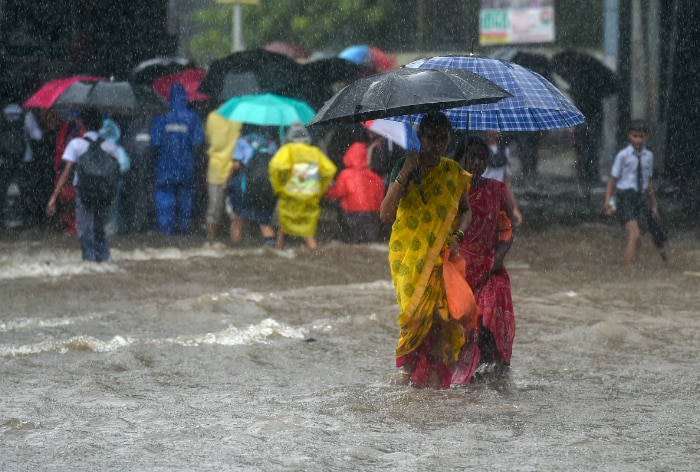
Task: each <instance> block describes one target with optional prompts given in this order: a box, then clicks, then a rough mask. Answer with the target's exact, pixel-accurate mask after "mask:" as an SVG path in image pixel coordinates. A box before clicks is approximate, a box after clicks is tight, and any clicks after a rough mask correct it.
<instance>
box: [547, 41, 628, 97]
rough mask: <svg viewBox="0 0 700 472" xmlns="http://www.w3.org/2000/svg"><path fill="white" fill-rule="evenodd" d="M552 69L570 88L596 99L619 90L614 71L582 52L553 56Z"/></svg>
mask: <svg viewBox="0 0 700 472" xmlns="http://www.w3.org/2000/svg"><path fill="white" fill-rule="evenodd" d="M552 68H553V70H554V72H556V73H557V74H558V75H559V76H561V78H562V79H564V80H566V81H567V82H568V83H569V85H571V87H572V88H577V89H585V90H586V91H587V92H586V93H591V94H594V95H595V96H596V97H598V98H605V97H608V96H610V95H614V94H616V93H617V92H618V90H619V88H620V78H619V76H618V75H617V74H616V73H615V71H613V70H612V69H610V68H609V67H608V66H606V65H605V64H603V63H602V62H601V61H599V60H598V59H596V58H595V57H593V56H591V55H590V54H586V53H584V52H580V51H573V50H568V51H564V52H561V53H559V54H555V55H554V58H553V59H552Z"/></svg>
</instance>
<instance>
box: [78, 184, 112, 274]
mask: <svg viewBox="0 0 700 472" xmlns="http://www.w3.org/2000/svg"><path fill="white" fill-rule="evenodd" d="M108 216H109V207H107V208H102V209H99V210H95V211H90V210H87V209H86V208H85V207H84V206H83V202H82V201H81V200H80V193H79V192H78V190H77V189H76V192H75V217H76V220H77V222H78V240H79V241H80V249H81V250H82V252H83V260H84V261H95V262H105V261H108V260H109V245H108V244H107V234H106V232H105V224H107V219H108Z"/></svg>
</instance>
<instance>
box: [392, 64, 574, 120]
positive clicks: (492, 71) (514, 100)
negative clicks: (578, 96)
mask: <svg viewBox="0 0 700 472" xmlns="http://www.w3.org/2000/svg"><path fill="white" fill-rule="evenodd" d="M406 67H407V68H409V69H410V70H416V69H418V70H424V69H444V68H452V69H460V70H465V71H471V72H473V73H475V74H478V75H480V76H481V77H484V78H486V79H489V80H492V81H493V82H494V83H496V84H498V85H499V86H501V87H503V88H504V89H505V90H507V91H508V92H509V93H510V94H511V98H506V99H504V100H501V101H499V102H498V103H491V104H485V105H470V106H463V107H460V108H458V109H454V110H447V111H446V112H445V114H446V115H447V116H448V117H449V118H450V120H451V121H452V124H453V125H454V126H455V127H456V128H458V129H469V130H495V131H539V130H548V129H556V128H570V127H573V126H576V125H580V124H582V123H583V122H584V117H583V114H582V113H581V112H580V111H579V110H578V108H576V106H575V105H574V104H573V103H572V102H571V100H569V99H568V98H566V97H565V96H564V94H562V93H561V92H560V91H559V90H558V89H557V88H556V87H555V86H554V85H552V84H551V83H550V82H549V81H547V79H545V78H544V77H542V76H541V75H539V74H537V73H536V72H533V71H531V70H529V69H526V68H525V67H522V66H519V65H518V64H514V63H512V62H508V61H504V60H501V59H495V58H491V57H481V56H437V57H430V58H426V59H418V60H416V61H413V62H411V63H410V64H407V65H406ZM406 119H407V118H404V120H406ZM416 121H417V120H416Z"/></svg>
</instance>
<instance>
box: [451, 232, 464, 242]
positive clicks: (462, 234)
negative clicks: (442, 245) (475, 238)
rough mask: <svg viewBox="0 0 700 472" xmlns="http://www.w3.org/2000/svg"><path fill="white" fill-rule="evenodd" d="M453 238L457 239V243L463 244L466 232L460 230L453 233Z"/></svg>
mask: <svg viewBox="0 0 700 472" xmlns="http://www.w3.org/2000/svg"><path fill="white" fill-rule="evenodd" d="M452 236H455V237H456V238H457V241H459V242H460V243H461V242H462V240H463V239H464V231H462V230H459V229H458V230H457V231H455V232H453V233H452Z"/></svg>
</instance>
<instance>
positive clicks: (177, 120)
mask: <svg viewBox="0 0 700 472" xmlns="http://www.w3.org/2000/svg"><path fill="white" fill-rule="evenodd" d="M169 101H170V108H171V109H172V111H171V112H170V113H168V114H167V115H161V116H158V117H156V118H155V120H153V125H152V126H151V144H152V145H153V146H154V147H155V148H157V149H158V150H159V151H160V155H159V158H158V162H157V163H156V186H168V185H183V184H184V185H191V184H192V183H193V179H194V150H195V149H196V148H198V147H199V146H201V145H202V144H203V143H204V127H203V126H202V120H200V119H199V116H197V114H196V113H195V112H194V111H192V110H191V109H190V108H188V106H187V92H185V89H184V88H183V87H182V85H180V84H179V83H174V84H173V86H172V88H171V89H170V98H169Z"/></svg>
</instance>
